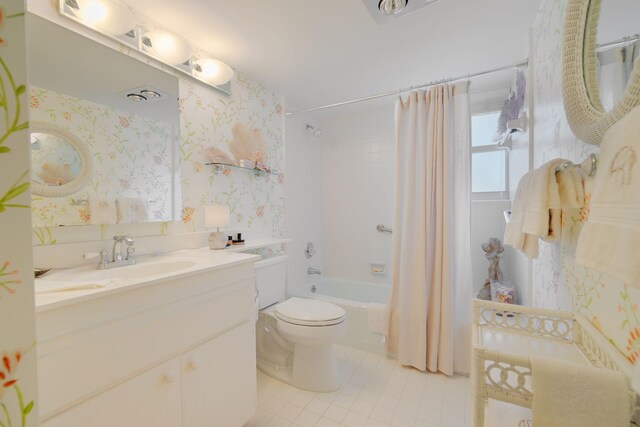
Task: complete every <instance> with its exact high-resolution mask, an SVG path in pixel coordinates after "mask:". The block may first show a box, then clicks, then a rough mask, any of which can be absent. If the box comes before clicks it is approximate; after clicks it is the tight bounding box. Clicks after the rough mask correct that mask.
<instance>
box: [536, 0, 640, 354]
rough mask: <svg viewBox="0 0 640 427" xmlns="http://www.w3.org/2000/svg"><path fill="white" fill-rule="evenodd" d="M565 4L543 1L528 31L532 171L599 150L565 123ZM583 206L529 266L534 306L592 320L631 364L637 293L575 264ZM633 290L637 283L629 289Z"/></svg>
mask: <svg viewBox="0 0 640 427" xmlns="http://www.w3.org/2000/svg"><path fill="white" fill-rule="evenodd" d="M565 6H566V1H564V0H544V1H543V2H542V4H541V6H540V10H539V11H538V16H537V18H536V22H535V25H534V29H533V46H534V51H533V52H532V55H531V56H532V58H531V59H532V61H531V62H532V63H533V67H534V80H535V81H534V113H533V115H534V118H535V120H534V126H535V129H534V135H535V142H534V167H538V166H540V165H541V164H543V163H545V162H547V161H548V160H551V159H553V158H557V157H563V158H567V159H570V160H573V161H576V162H580V161H582V160H584V159H585V158H586V157H587V155H588V154H589V153H592V152H597V151H598V147H595V146H592V145H588V144H586V143H584V142H582V141H580V140H578V139H577V138H576V137H575V136H574V135H573V133H572V132H571V129H570V128H569V124H568V122H567V120H566V116H565V113H564V107H563V103H562V75H561V68H562V27H563V21H564V13H565ZM590 184H591V182H590V181H589V180H587V182H585V190H586V193H587V205H586V206H585V208H583V209H581V210H576V211H573V212H571V211H570V212H566V213H565V215H564V218H563V221H564V224H565V228H564V231H563V233H564V234H563V239H562V244H548V243H543V242H541V244H540V254H539V258H538V259H537V260H534V262H533V291H534V294H533V300H534V301H533V303H534V305H536V306H540V307H547V308H554V309H563V310H575V311H576V312H579V313H582V314H583V315H585V316H586V317H587V318H589V319H591V321H592V322H593V324H594V325H595V326H596V327H598V328H599V329H600V330H601V331H602V332H603V333H604V335H605V336H607V337H608V338H609V340H610V341H611V342H612V343H613V344H614V345H615V346H616V347H617V348H618V349H619V350H620V351H621V352H622V353H623V354H624V355H625V356H626V357H627V358H628V359H629V360H630V361H632V362H634V363H635V361H636V360H637V359H638V358H639V357H640V322H639V315H640V313H639V311H638V304H640V289H639V288H638V287H631V286H629V285H630V284H628V283H627V284H625V283H621V282H620V281H618V280H616V279H613V278H612V277H609V276H607V275H605V274H602V273H600V272H598V271H594V270H589V269H586V268H583V267H581V266H579V265H577V264H575V263H574V254H575V245H576V241H577V237H578V235H579V233H580V228H581V226H582V224H583V223H584V222H585V221H586V220H587V219H588V215H589V206H588V200H589V197H590V196H589V194H590V193H589V188H590ZM634 285H636V286H637V285H638V284H634Z"/></svg>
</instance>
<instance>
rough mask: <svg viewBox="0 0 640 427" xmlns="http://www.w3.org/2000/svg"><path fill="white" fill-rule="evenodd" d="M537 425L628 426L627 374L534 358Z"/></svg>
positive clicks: (560, 426) (534, 393) (573, 426)
mask: <svg viewBox="0 0 640 427" xmlns="http://www.w3.org/2000/svg"><path fill="white" fill-rule="evenodd" d="M531 370H532V374H533V375H532V386H533V402H532V408H531V409H532V421H533V425H534V426H535V427H605V426H606V427H629V422H630V414H631V404H630V403H631V402H630V399H629V384H628V380H627V378H626V377H625V375H624V374H622V373H620V372H615V371H611V370H608V369H600V368H593V367H591V366H587V365H579V364H576V363H571V362H565V361H560V360H557V359H549V358H544V357H531Z"/></svg>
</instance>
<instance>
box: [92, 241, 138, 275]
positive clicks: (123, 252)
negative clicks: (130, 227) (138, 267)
mask: <svg viewBox="0 0 640 427" xmlns="http://www.w3.org/2000/svg"><path fill="white" fill-rule="evenodd" d="M113 240H114V242H113V251H112V257H111V261H109V257H108V256H107V251H105V250H102V251H100V262H99V263H98V269H99V270H104V269H107V268H115V267H123V266H125V265H133V264H135V263H136V260H135V258H134V257H133V254H134V253H135V251H136V249H135V248H134V247H133V239H132V238H131V237H129V236H113ZM125 248H126V249H125Z"/></svg>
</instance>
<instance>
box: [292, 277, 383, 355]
mask: <svg viewBox="0 0 640 427" xmlns="http://www.w3.org/2000/svg"><path fill="white" fill-rule="evenodd" d="M312 286H315V292H312ZM389 289H390V287H389V286H388V285H378V284H373V283H365V282H355V281H350V280H341V279H334V278H322V279H319V280H316V281H313V282H311V283H309V284H307V285H305V286H304V287H301V288H298V289H295V290H294V291H293V292H291V294H292V295H294V296H298V297H302V298H313V299H321V300H323V301H328V302H331V303H334V304H337V305H339V306H340V307H342V308H343V309H344V310H345V311H346V313H347V333H346V334H345V336H344V338H343V339H342V340H340V341H339V342H338V344H340V345H344V346H347V347H351V348H357V349H359V350H364V351H369V352H371V353H377V354H385V349H384V341H383V336H382V335H380V334H376V333H373V332H370V331H369V323H368V320H367V307H368V306H369V303H379V304H385V303H386V302H387V298H388V297H389Z"/></svg>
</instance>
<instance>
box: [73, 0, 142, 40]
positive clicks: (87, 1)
mask: <svg viewBox="0 0 640 427" xmlns="http://www.w3.org/2000/svg"><path fill="white" fill-rule="evenodd" d="M72 3H75V6H76V8H75V11H74V13H75V14H76V16H77V17H78V18H79V19H81V20H82V21H84V22H85V23H86V24H87V25H88V26H90V27H94V28H98V29H100V30H101V31H104V32H105V33H107V34H109V35H111V36H121V35H123V34H126V33H128V32H129V31H131V30H133V29H134V28H135V27H136V23H135V21H134V20H133V18H132V14H131V11H129V10H128V9H127V8H126V7H125V6H123V5H122V4H120V3H116V2H114V1H111V0H72ZM71 8H72V9H74V8H73V6H72V7H71Z"/></svg>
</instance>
